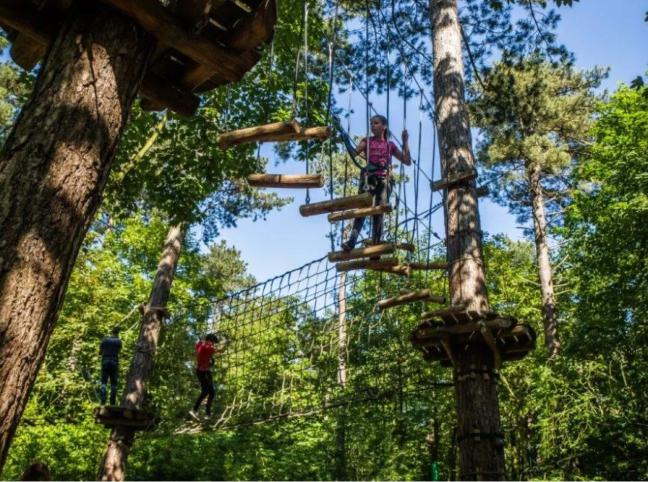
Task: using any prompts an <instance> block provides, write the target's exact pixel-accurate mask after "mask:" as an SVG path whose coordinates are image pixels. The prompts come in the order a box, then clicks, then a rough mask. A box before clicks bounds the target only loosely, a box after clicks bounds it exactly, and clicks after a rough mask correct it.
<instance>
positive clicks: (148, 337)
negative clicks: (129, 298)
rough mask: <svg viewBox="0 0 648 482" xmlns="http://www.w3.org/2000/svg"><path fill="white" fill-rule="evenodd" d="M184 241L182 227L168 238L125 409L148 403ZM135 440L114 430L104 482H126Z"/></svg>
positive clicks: (126, 391) (131, 432)
mask: <svg viewBox="0 0 648 482" xmlns="http://www.w3.org/2000/svg"><path fill="white" fill-rule="evenodd" d="M182 237H183V234H182V228H181V227H180V226H174V227H172V228H171V229H170V230H169V234H168V235H167V239H166V242H165V245H164V251H163V253H162V257H161V259H160V263H159V264H158V269H157V273H156V275H155V280H154V281H153V289H152V290H151V296H150V297H149V301H148V303H147V305H146V307H145V308H144V310H143V311H144V313H143V321H142V326H141V328H140V334H139V338H138V340H137V349H136V350H135V354H134V355H133V360H132V362H131V367H130V370H129V373H128V378H127V380H126V387H125V388H124V395H123V396H122V406H124V407H128V408H134V409H141V408H142V404H143V403H144V399H145V397H146V384H147V382H148V380H149V378H150V377H151V374H152V372H153V359H154V357H155V351H156V350H157V345H158V339H159V336H160V331H161V329H162V325H163V321H164V317H165V313H166V305H167V301H168V299H169V294H170V292H171V283H172V282H173V275H174V273H175V269H176V266H177V265H178V258H179V257H180V250H181V248H182ZM134 437H135V430H134V429H133V428H132V427H116V428H114V429H113V430H112V432H111V434H110V439H109V441H108V448H107V449H106V452H105V454H104V458H103V461H102V464H101V468H100V472H99V479H100V480H124V478H125V476H126V461H127V459H128V454H129V451H130V448H131V447H132V445H133V440H134Z"/></svg>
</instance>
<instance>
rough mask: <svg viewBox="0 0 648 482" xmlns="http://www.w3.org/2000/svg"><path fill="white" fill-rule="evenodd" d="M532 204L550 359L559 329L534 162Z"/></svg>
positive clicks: (529, 171) (556, 351)
mask: <svg viewBox="0 0 648 482" xmlns="http://www.w3.org/2000/svg"><path fill="white" fill-rule="evenodd" d="M527 175H528V180H529V188H530V194H531V203H532V206H533V229H534V233H535V247H536V257H537V259H538V275H539V277H540V293H541V295H542V324H543V327H544V335H545V346H546V347H547V351H548V352H549V356H550V357H554V356H557V355H558V354H559V352H560V341H559V340H558V326H557V321H556V300H555V296H554V283H553V271H552V269H551V260H550V258H549V243H548V242H547V219H546V217H545V203H544V194H543V192H542V185H541V183H540V180H541V172H540V166H538V165H537V164H535V163H533V164H532V165H530V166H529V167H528V168H527Z"/></svg>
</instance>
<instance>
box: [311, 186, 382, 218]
mask: <svg viewBox="0 0 648 482" xmlns="http://www.w3.org/2000/svg"><path fill="white" fill-rule="evenodd" d="M372 203H373V196H372V195H371V194H370V193H368V192H365V193H362V194H357V195H355V196H347V197H341V198H337V199H332V200H330V201H322V202H318V203H311V204H303V205H302V206H300V207H299V212H300V214H301V215H302V216H304V217H305V216H314V215H316V214H324V213H330V212H333V211H342V210H344V209H353V208H364V207H369V206H371V204H372Z"/></svg>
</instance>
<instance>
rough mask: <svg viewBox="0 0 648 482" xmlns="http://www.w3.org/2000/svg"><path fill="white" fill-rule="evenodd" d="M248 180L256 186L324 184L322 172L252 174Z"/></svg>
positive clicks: (306, 186) (314, 186) (310, 185)
mask: <svg viewBox="0 0 648 482" xmlns="http://www.w3.org/2000/svg"><path fill="white" fill-rule="evenodd" d="M247 181H248V184H249V185H250V186H254V187H277V188H309V187H313V188H316V187H322V186H323V185H324V177H323V176H322V175H321V174H250V175H249V176H248V177H247Z"/></svg>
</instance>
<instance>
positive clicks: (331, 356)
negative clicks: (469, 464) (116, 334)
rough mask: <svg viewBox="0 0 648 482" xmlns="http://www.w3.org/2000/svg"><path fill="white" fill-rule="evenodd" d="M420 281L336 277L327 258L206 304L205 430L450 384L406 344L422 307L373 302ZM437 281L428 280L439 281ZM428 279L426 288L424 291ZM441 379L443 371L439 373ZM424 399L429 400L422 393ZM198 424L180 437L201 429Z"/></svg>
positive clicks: (420, 276)
mask: <svg viewBox="0 0 648 482" xmlns="http://www.w3.org/2000/svg"><path fill="white" fill-rule="evenodd" d="M428 276H429V275H428V273H427V272H426V273H424V274H420V273H415V274H414V275H413V276H412V278H410V279H407V280H403V279H401V278H395V277H392V276H390V275H387V274H384V273H377V272H365V271H362V272H359V273H338V272H336V268H335V264H332V263H329V262H328V261H327V259H326V257H323V258H321V259H318V260H315V261H312V262H310V263H308V264H305V265H303V266H301V267H299V268H297V269H294V270H292V271H288V272H286V273H284V274H282V275H280V276H277V277H275V278H272V279H269V280H267V281H265V282H263V283H259V284H257V285H255V286H252V287H250V288H247V289H244V290H242V291H239V292H237V293H234V294H232V295H230V296H227V297H225V298H222V299H219V300H215V301H214V302H213V319H212V321H211V325H212V326H211V328H212V330H213V331H216V332H217V333H219V334H220V335H223V336H225V337H226V338H227V339H228V341H229V343H228V345H227V347H226V349H225V351H224V353H223V354H222V355H220V356H218V357H217V362H216V368H215V370H214V378H215V383H216V385H217V391H216V398H215V400H214V404H215V406H214V408H215V414H216V415H215V417H214V420H213V422H211V424H210V425H211V426H212V427H213V428H219V427H226V426H237V425H246V424H257V423H263V422H268V421H271V420H276V419H284V418H294V417H300V416H305V415H311V414H314V413H318V412H321V411H323V410H327V409H330V408H335V407H341V406H345V405H349V404H359V403H368V402H375V401H381V400H388V399H394V398H399V399H400V401H402V400H403V399H405V398H406V397H407V396H408V395H411V394H413V393H417V392H420V391H422V390H430V389H431V388H434V387H438V386H448V385H450V383H449V382H447V381H442V380H437V379H436V377H435V372H434V367H433V366H432V365H431V364H429V363H427V362H425V361H424V360H422V358H421V357H420V356H419V355H418V354H417V353H416V351H415V350H414V349H413V348H412V346H411V344H410V342H409V334H410V332H411V330H412V329H413V328H414V326H415V325H416V323H417V320H418V318H419V317H420V312H421V311H422V310H423V307H422V305H421V304H420V303H419V304H416V305H406V306H400V307H398V308H396V309H395V310H393V311H382V312H381V311H380V310H378V309H377V308H376V302H377V301H379V299H380V298H381V297H382V296H383V295H384V294H385V293H394V292H396V291H398V289H399V287H400V288H402V287H404V286H405V285H408V286H411V285H412V284H417V283H418V284H419V285H420V284H421V282H422V281H423V277H428ZM442 277H443V276H442V273H440V274H439V277H438V278H437V279H436V280H432V281H431V282H432V283H434V282H436V283H437V284H438V285H439V286H441V284H442V283H443V281H442V280H441V278H442ZM429 283H430V280H428V285H429ZM439 373H441V372H439ZM430 397H431V395H430ZM203 428H204V425H193V426H188V427H184V428H183V429H181V431H183V432H194V431H200V430H202V429H203Z"/></svg>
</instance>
